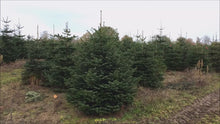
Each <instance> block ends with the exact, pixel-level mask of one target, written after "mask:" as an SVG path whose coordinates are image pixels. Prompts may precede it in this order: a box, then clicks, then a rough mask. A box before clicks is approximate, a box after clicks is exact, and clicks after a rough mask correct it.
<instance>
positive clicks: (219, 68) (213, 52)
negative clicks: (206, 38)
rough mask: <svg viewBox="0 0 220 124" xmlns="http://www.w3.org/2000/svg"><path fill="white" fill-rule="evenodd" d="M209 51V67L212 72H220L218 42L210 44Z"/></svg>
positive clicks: (219, 45)
mask: <svg viewBox="0 0 220 124" xmlns="http://www.w3.org/2000/svg"><path fill="white" fill-rule="evenodd" d="M209 49H210V50H209V58H210V63H211V67H212V68H213V70H214V71H216V72H220V42H212V44H211V46H210V48H209Z"/></svg>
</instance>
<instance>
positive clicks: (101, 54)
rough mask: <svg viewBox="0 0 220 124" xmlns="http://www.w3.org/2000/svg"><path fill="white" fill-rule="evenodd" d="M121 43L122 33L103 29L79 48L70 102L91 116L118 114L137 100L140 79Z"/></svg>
mask: <svg viewBox="0 0 220 124" xmlns="http://www.w3.org/2000/svg"><path fill="white" fill-rule="evenodd" d="M118 44H119V38H118V33H117V32H116V31H114V29H112V28H110V27H101V28H99V29H98V30H95V32H94V33H93V34H92V35H91V37H90V38H89V41H88V42H82V43H81V45H80V47H78V52H77V53H76V54H77V56H76V59H75V60H76V64H75V65H76V67H75V70H74V72H73V73H72V77H71V78H70V79H69V80H68V81H66V84H68V87H70V89H69V92H68V95H67V99H68V101H69V102H71V103H73V104H74V105H75V106H76V107H77V108H78V109H80V110H81V111H83V112H84V113H86V114H88V115H105V114H110V113H114V112H117V111H119V110H120V109H121V107H122V105H127V104H130V103H131V102H132V101H133V97H134V95H135V92H136V83H137V82H138V79H137V78H135V77H133V72H134V69H132V68H131V66H130V65H129V64H128V63H129V61H130V60H129V59H127V57H124V56H121V54H122V53H121V51H120V50H119V48H118Z"/></svg>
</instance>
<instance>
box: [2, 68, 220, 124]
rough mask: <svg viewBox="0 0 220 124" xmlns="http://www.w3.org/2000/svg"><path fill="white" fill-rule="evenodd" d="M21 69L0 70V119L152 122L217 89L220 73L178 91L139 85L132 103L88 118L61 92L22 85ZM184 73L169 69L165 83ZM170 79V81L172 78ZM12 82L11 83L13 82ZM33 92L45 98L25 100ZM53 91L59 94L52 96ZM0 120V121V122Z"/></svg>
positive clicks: (82, 123) (100, 123)
mask: <svg viewBox="0 0 220 124" xmlns="http://www.w3.org/2000/svg"><path fill="white" fill-rule="evenodd" d="M22 71H23V70H22V69H14V70H11V71H10V72H1V84H2V87H1V96H2V98H1V101H0V107H1V106H3V111H1V109H0V111H1V115H2V116H1V120H3V121H5V120H8V119H9V118H10V116H12V118H13V120H14V121H15V122H18V123H44V124H50V123H63V124H72V123H75V124H77V123H79V124H108V123H110V124H111V123H116V124H117V123H120V124H121V123H131V124H132V123H134V124H135V123H154V122H157V121H158V120H161V119H166V118H169V117H170V116H172V115H174V114H175V113H176V112H178V111H179V110H181V109H183V107H184V106H187V105H190V104H192V103H193V102H194V100H195V99H198V98H202V97H203V96H205V95H207V94H209V93H211V92H213V91H215V90H217V89H218V88H220V85H219V82H220V76H219V74H214V73H213V74H210V75H209V76H211V77H212V78H211V79H210V80H209V82H208V84H207V85H205V86H202V87H199V88H193V89H190V90H177V89H170V88H167V87H164V88H161V89H154V90H152V89H149V88H143V87H140V88H139V89H138V93H137V96H136V98H135V99H134V102H133V104H132V105H130V106H128V107H127V108H126V109H124V110H122V111H120V112H118V113H116V114H114V115H109V116H104V117H89V116H86V115H84V114H83V113H81V112H79V111H78V110H77V109H76V108H74V107H73V106H72V105H71V104H69V103H68V102H67V101H66V99H65V94H64V93H56V92H53V90H51V89H49V88H45V87H40V86H30V85H21V83H20V82H21V73H22ZM183 77H184V72H168V73H167V75H166V76H165V81H164V84H165V86H166V85H167V84H169V83H176V82H180V80H182V78H183ZM171 79H172V80H171ZM12 82H13V83H12ZM28 91H36V92H39V93H41V94H42V95H44V96H45V99H43V100H42V101H38V102H33V103H25V102H24V101H25V99H24V98H25V94H26V93H27V92H28ZM54 94H56V95H57V96H58V97H57V98H56V99H54V98H53V95H54ZM217 121H219V116H209V115H207V116H205V117H204V118H202V119H201V122H199V123H206V122H207V123H216V122H217ZM0 122H1V121H0Z"/></svg>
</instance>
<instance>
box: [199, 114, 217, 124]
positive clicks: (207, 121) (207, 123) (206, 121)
mask: <svg viewBox="0 0 220 124" xmlns="http://www.w3.org/2000/svg"><path fill="white" fill-rule="evenodd" d="M219 122H220V117H219V116H218V115H212V116H210V115H205V116H204V117H203V118H201V120H200V122H198V123H197V124H219Z"/></svg>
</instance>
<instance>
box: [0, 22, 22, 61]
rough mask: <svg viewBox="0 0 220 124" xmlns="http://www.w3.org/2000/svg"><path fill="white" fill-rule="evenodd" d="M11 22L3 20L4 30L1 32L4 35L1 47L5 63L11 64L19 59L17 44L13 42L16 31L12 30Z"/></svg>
mask: <svg viewBox="0 0 220 124" xmlns="http://www.w3.org/2000/svg"><path fill="white" fill-rule="evenodd" d="M10 22H11V21H10V20H9V19H8V18H6V19H4V18H3V26H4V27H3V30H1V33H2V42H1V44H0V46H1V50H0V52H1V54H2V55H3V57H4V60H3V61H4V62H6V63H10V62H14V61H15V60H16V58H17V54H18V53H17V51H16V42H14V40H13V37H12V35H13V32H14V30H12V29H10V27H9V24H10Z"/></svg>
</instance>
